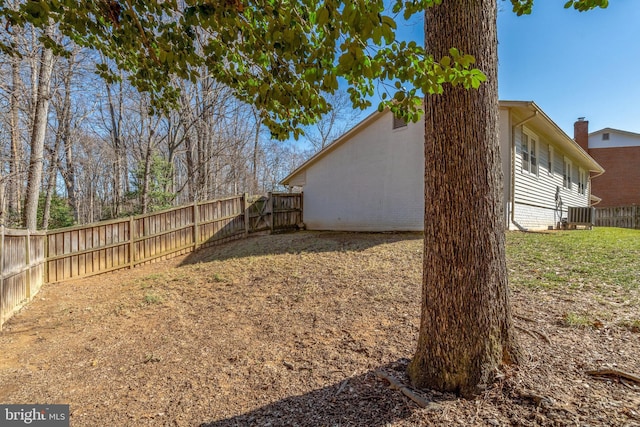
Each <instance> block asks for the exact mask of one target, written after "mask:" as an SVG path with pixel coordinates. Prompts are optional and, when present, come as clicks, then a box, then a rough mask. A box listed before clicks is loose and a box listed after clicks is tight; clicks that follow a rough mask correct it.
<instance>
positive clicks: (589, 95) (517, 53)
mask: <svg viewBox="0 0 640 427" xmlns="http://www.w3.org/2000/svg"><path fill="white" fill-rule="evenodd" d="M563 3H564V1H563V0H537V1H536V2H534V10H533V13H532V14H531V15H529V16H520V17H518V16H516V15H515V14H514V13H512V12H511V8H510V2H508V1H501V0H500V1H499V8H500V12H499V15H498V42H499V47H498V55H499V67H498V73H499V76H498V90H499V96H500V99H509V100H532V101H535V103H536V104H538V105H539V106H540V108H542V110H543V111H544V112H545V113H547V115H548V116H549V117H550V118H551V119H552V120H553V121H555V122H556V123H557V124H558V126H560V127H561V128H562V129H563V130H564V131H565V132H566V133H567V134H568V135H569V136H573V123H574V121H575V120H576V119H577V118H578V117H585V118H586V119H587V120H589V130H590V131H591V132H593V131H595V130H598V129H602V128H605V127H612V128H616V129H622V130H627V131H631V132H637V133H640V1H638V0H611V1H610V2H609V7H608V8H607V9H596V10H593V11H590V12H582V13H580V12H577V11H575V10H573V9H571V10H568V9H563V7H562V6H563Z"/></svg>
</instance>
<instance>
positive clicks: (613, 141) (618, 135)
mask: <svg viewBox="0 0 640 427" xmlns="http://www.w3.org/2000/svg"><path fill="white" fill-rule="evenodd" d="M604 133H608V134H609V139H608V140H603V139H602V134H604ZM614 147H640V134H634V133H631V132H621V131H618V130H616V129H602V130H599V131H596V132H593V133H592V134H590V135H589V148H614Z"/></svg>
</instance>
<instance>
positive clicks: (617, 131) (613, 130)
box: [589, 128, 640, 138]
mask: <svg viewBox="0 0 640 427" xmlns="http://www.w3.org/2000/svg"><path fill="white" fill-rule="evenodd" d="M605 132H610V133H619V134H622V135H627V136H631V137H634V138H640V133H635V132H629V131H627V130H620V129H614V128H604V129H600V130H596V131H593V132H590V133H589V136H593V135H597V134H600V133H605Z"/></svg>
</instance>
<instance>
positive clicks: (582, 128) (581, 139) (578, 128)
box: [573, 117, 589, 152]
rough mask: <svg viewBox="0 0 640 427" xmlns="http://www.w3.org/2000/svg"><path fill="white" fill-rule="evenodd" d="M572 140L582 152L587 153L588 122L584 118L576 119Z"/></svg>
mask: <svg viewBox="0 0 640 427" xmlns="http://www.w3.org/2000/svg"><path fill="white" fill-rule="evenodd" d="M573 140H574V141H575V142H577V143H578V145H579V146H580V147H582V149H583V150H584V151H587V152H588V151H589V121H588V120H585V119H584V117H578V121H576V122H575V123H574V124H573Z"/></svg>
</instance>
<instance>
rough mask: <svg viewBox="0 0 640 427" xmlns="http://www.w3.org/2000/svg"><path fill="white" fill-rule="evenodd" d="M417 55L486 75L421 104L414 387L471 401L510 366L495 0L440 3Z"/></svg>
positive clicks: (511, 344)
mask: <svg viewBox="0 0 640 427" xmlns="http://www.w3.org/2000/svg"><path fill="white" fill-rule="evenodd" d="M425 19H426V22H425V33H426V49H427V52H429V53H430V54H433V55H434V57H435V58H436V59H439V58H441V57H443V56H445V55H448V54H449V53H448V51H449V48H451V47H456V48H458V49H460V50H462V51H463V52H464V53H469V54H471V55H474V56H475V58H476V61H477V63H476V65H477V67H478V68H479V69H481V70H483V71H484V72H485V74H486V75H487V81H486V82H485V83H484V84H482V85H481V87H480V89H479V90H466V89H464V88H462V87H459V86H458V87H451V86H448V87H446V88H445V90H444V93H443V94H442V95H435V96H429V97H428V98H427V100H426V117H425V121H426V126H425V135H426V137H425V231H424V235H425V236H424V265H423V268H424V270H423V271H424V273H423V289H422V317H421V321H420V335H419V338H418V347H417V350H416V354H415V357H414V359H413V360H412V361H411V364H410V365H409V375H410V377H411V380H412V382H413V383H414V385H415V386H416V387H421V388H426V387H428V388H435V389H439V390H444V391H453V392H458V393H461V394H463V395H467V396H468V395H473V394H475V393H477V392H479V391H480V390H482V386H483V385H486V384H489V383H490V382H491V381H492V380H493V377H494V374H495V373H496V370H497V369H498V368H499V367H500V366H501V365H502V364H503V363H510V362H514V361H515V359H516V356H515V355H516V351H515V349H516V347H515V343H514V337H513V332H512V324H511V314H510V309H509V300H508V284H507V270H506V260H505V234H504V229H505V227H504V219H503V218H504V216H503V214H502V210H503V205H502V203H503V202H502V171H501V166H500V153H499V143H498V91H497V37H496V1H495V0H448V1H446V2H444V3H443V4H442V5H440V6H436V7H433V8H430V9H428V11H427V12H426V18H425Z"/></svg>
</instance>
